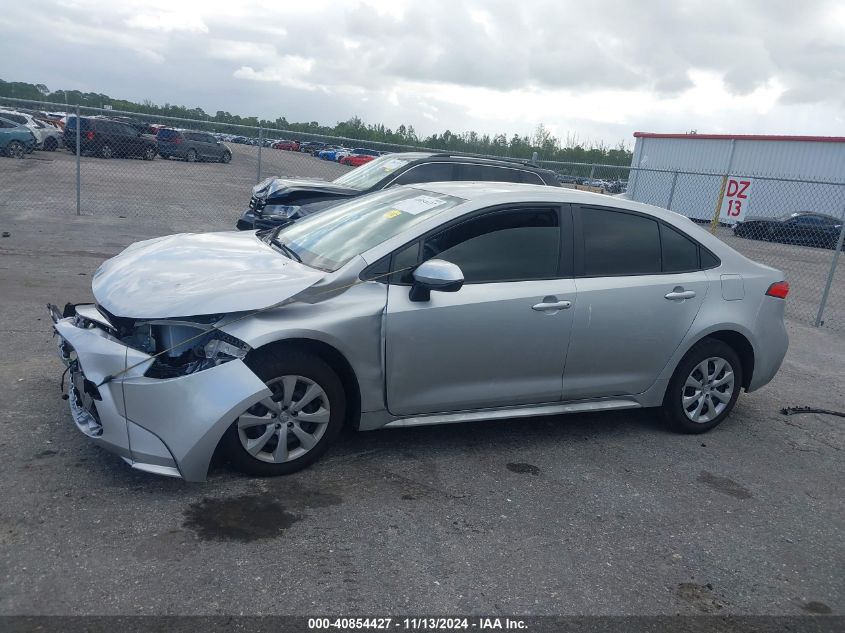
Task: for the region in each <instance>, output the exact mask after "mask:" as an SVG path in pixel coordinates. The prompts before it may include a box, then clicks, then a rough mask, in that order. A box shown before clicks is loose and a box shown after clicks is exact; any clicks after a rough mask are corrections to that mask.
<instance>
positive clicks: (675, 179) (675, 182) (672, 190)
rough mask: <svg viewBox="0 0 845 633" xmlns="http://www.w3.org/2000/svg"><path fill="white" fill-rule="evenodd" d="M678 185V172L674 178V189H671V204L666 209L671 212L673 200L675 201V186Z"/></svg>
mask: <svg viewBox="0 0 845 633" xmlns="http://www.w3.org/2000/svg"><path fill="white" fill-rule="evenodd" d="M676 184H678V172H675V173H674V174H673V176H672V188H671V189H669V203H668V204H667V205H666V208H667V209H669V210H670V211H671V210H672V200H674V199H675V185H676Z"/></svg>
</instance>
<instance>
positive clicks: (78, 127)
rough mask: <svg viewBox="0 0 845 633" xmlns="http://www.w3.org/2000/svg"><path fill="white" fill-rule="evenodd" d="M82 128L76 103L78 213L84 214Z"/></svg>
mask: <svg viewBox="0 0 845 633" xmlns="http://www.w3.org/2000/svg"><path fill="white" fill-rule="evenodd" d="M81 129H82V121H80V120H79V104H76V215H82V206H81V199H82V198H81V195H80V186H81V183H82V179H81V178H80V174H79V157H80V156H81V155H82V147H81V140H80V130H81Z"/></svg>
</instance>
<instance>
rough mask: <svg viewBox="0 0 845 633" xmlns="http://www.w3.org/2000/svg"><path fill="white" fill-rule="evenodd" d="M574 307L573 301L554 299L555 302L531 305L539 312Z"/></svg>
mask: <svg viewBox="0 0 845 633" xmlns="http://www.w3.org/2000/svg"><path fill="white" fill-rule="evenodd" d="M571 307H572V302H571V301H553V302H548V303H547V302H545V301H544V302H542V303H537V304H535V305H533V306H531V309H532V310H536V311H537V312H550V311H552V310H555V311H557V310H566V309H567V308H571Z"/></svg>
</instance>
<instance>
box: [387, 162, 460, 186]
mask: <svg viewBox="0 0 845 633" xmlns="http://www.w3.org/2000/svg"><path fill="white" fill-rule="evenodd" d="M454 167H455V165H454V164H453V163H425V164H424V165H417V166H415V167H411V169H409V170H408V171H406V172H405V173H404V174H402V175H401V176H399V177H398V178H397V179H396V182H395V183H393V184H395V185H410V184H414V183H418V182H439V181H441V180H453V178H454V176H453V174H454Z"/></svg>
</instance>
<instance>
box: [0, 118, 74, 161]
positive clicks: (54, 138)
mask: <svg viewBox="0 0 845 633" xmlns="http://www.w3.org/2000/svg"><path fill="white" fill-rule="evenodd" d="M0 116H2V117H3V118H6V119H9V120H10V121H14V122H15V123H17V124H19V125H24V126H26V127H27V128H29V130H30V131H31V132H32V135H33V136H34V137H35V147H36V149H43V150H46V151H48V152H54V151H56V149H58V148H59V147H60V146H61V142H62V133H61V132H60V131H59V130H58V128H55V127H53V126H52V125H50V124H49V123H46V122H43V121H39V120H38V119H36V118H35V117H34V116H33V115H31V114H28V113H26V112H20V111H17V110H0Z"/></svg>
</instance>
